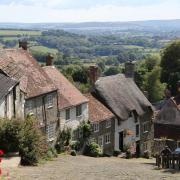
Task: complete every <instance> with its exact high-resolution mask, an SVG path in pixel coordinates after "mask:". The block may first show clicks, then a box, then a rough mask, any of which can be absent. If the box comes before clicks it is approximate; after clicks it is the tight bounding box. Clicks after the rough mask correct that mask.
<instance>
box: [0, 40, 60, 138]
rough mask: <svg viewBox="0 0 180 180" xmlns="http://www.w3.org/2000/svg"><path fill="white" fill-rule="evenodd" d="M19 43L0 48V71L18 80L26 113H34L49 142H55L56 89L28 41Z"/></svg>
mask: <svg viewBox="0 0 180 180" xmlns="http://www.w3.org/2000/svg"><path fill="white" fill-rule="evenodd" d="M22 45H23V46H22ZM21 46H22V49H21V48H19V49H2V50H0V70H1V71H3V72H4V73H5V74H6V75H8V76H9V77H11V78H14V79H15V80H17V81H19V82H20V89H21V90H22V91H23V92H25V107H24V111H25V116H26V115H27V114H28V113H31V114H33V115H34V116H35V117H36V118H37V120H38V123H39V127H40V128H41V129H42V131H43V132H45V133H46V134H47V139H48V141H49V142H54V140H55V138H56V132H57V130H58V127H59V121H58V117H57V104H58V102H57V88H56V87H55V86H54V84H53V82H52V81H51V79H50V78H49V77H48V76H47V74H46V73H45V71H44V70H43V68H42V67H41V66H40V65H39V64H38V62H37V61H36V60H35V59H34V58H33V57H32V55H31V54H30V52H29V51H28V50H27V43H23V44H21Z"/></svg>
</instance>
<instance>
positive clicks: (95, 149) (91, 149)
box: [84, 141, 101, 157]
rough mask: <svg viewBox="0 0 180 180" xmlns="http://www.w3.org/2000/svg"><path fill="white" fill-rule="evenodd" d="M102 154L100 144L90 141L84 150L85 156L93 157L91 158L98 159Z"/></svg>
mask: <svg viewBox="0 0 180 180" xmlns="http://www.w3.org/2000/svg"><path fill="white" fill-rule="evenodd" d="M100 154H101V148H100V146H99V144H97V143H95V142H93V141H90V142H89V143H87V144H86V147H85V149H84V155H87V156H91V157H98V156H100Z"/></svg>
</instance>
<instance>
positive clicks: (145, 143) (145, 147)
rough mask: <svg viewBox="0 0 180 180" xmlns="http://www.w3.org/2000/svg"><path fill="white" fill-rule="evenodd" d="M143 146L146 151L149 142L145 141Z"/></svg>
mask: <svg viewBox="0 0 180 180" xmlns="http://www.w3.org/2000/svg"><path fill="white" fill-rule="evenodd" d="M143 148H144V151H146V150H147V149H148V145H147V142H144V143H143Z"/></svg>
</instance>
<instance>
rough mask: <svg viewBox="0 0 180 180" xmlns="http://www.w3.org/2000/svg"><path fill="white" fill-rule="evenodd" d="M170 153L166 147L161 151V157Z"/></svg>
mask: <svg viewBox="0 0 180 180" xmlns="http://www.w3.org/2000/svg"><path fill="white" fill-rule="evenodd" d="M171 153H172V151H171V149H170V148H169V147H168V146H165V148H164V149H163V150H162V151H161V155H163V156H168V155H170V154H171Z"/></svg>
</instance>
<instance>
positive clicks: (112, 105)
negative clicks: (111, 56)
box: [93, 62, 153, 156]
mask: <svg viewBox="0 0 180 180" xmlns="http://www.w3.org/2000/svg"><path fill="white" fill-rule="evenodd" d="M133 68H134V65H133V64H132V63H131V62H128V64H126V69H125V74H117V75H112V76H107V77H101V78H99V79H98V80H97V81H96V82H95V84H94V92H93V93H95V94H96V97H98V99H99V100H100V101H101V102H102V103H103V104H104V105H105V106H106V107H107V108H109V110H111V112H112V113H113V114H114V115H115V116H116V118H117V119H116V121H115V149H116V150H118V149H120V150H124V149H126V148H127V146H128V147H130V149H131V151H132V152H133V153H136V154H137V156H139V155H143V154H144V152H145V151H151V146H152V141H153V122H152V116H153V108H152V105H151V103H150V102H149V101H148V100H147V98H146V97H145V95H144V94H143V93H142V92H141V90H140V89H139V88H138V87H137V85H136V84H135V82H134V80H133V78H132V77H133V74H134V73H133V72H132V71H133ZM96 74H97V73H96ZM94 79H97V78H94Z"/></svg>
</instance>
